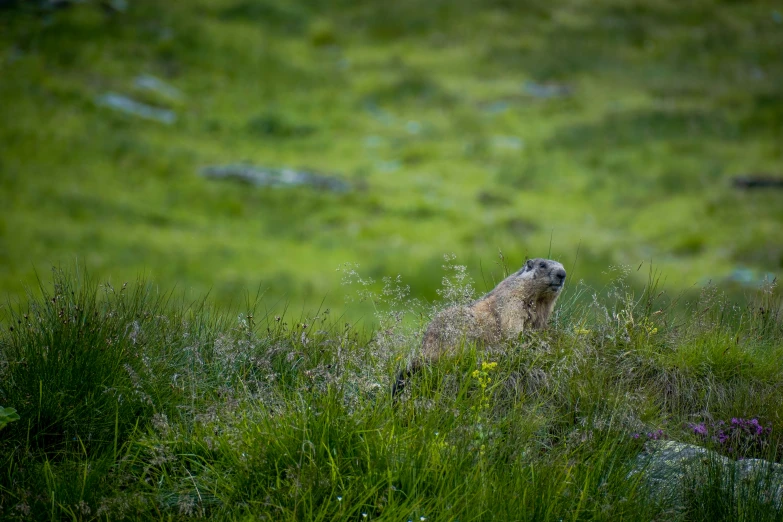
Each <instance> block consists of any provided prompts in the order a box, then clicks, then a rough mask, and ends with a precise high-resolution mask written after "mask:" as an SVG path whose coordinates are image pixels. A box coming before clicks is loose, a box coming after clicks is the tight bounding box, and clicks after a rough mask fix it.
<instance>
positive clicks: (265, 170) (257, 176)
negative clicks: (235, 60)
mask: <svg viewBox="0 0 783 522" xmlns="http://www.w3.org/2000/svg"><path fill="white" fill-rule="evenodd" d="M201 175H202V176H204V177H206V178H213V179H228V180H235V181H240V182H242V183H247V184H250V185H255V186H258V187H294V186H302V185H304V186H310V187H313V188H317V189H319V190H328V191H331V192H348V191H350V190H351V185H350V184H348V183H346V182H345V181H343V180H341V179H339V178H337V177H334V176H326V175H324V174H315V173H313V172H308V171H301V170H294V169H289V168H281V169H276V168H269V167H256V166H253V165H242V164H237V165H219V166H213V167H206V168H204V169H202V170H201Z"/></svg>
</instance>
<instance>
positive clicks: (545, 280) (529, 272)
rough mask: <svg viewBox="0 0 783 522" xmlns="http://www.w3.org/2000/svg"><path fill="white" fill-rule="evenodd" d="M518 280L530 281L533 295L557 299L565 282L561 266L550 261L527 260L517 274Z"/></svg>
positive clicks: (538, 258) (564, 273) (539, 259)
mask: <svg viewBox="0 0 783 522" xmlns="http://www.w3.org/2000/svg"><path fill="white" fill-rule="evenodd" d="M517 274H518V275H519V277H520V278H522V279H525V280H528V281H531V282H530V283H528V285H531V286H532V287H533V288H534V289H535V292H534V294H535V295H539V296H542V297H543V296H544V295H551V296H553V297H557V296H558V295H559V294H560V291H561V290H562V289H563V284H564V283H565V280H566V271H565V268H563V265H561V264H560V263H558V262H557V261H552V260H551V259H542V258H540V257H537V258H535V259H528V260H527V261H526V262H525V266H523V267H522V269H521V270H520V271H519V272H517Z"/></svg>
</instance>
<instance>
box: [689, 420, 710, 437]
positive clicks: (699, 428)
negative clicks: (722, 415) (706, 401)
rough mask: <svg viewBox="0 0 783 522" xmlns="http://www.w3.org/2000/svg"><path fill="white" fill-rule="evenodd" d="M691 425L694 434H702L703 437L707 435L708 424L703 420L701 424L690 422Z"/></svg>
mask: <svg viewBox="0 0 783 522" xmlns="http://www.w3.org/2000/svg"><path fill="white" fill-rule="evenodd" d="M689 426H690V428H691V429H692V430H693V433H694V434H696V435H701V436H702V437H704V436H706V435H707V426H706V424H704V423H703V422H700V423H699V424H690V425H689Z"/></svg>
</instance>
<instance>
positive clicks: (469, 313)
mask: <svg viewBox="0 0 783 522" xmlns="http://www.w3.org/2000/svg"><path fill="white" fill-rule="evenodd" d="M565 277H566V272H565V269H564V268H563V265H561V264H560V263H558V262H557V261H552V260H550V259H541V258H537V259H530V260H528V261H527V262H526V263H525V266H523V267H522V268H521V269H520V270H519V271H517V272H515V273H513V274H511V275H510V276H508V277H507V278H506V279H504V280H503V281H501V282H500V284H498V285H497V286H496V287H495V288H494V289H493V290H492V291H491V292H489V293H488V294H487V295H485V296H484V297H482V298H481V299H478V300H476V301H474V302H473V303H471V304H470V305H467V306H456V307H452V308H448V309H446V310H444V311H443V312H441V313H439V314H438V315H437V316H435V318H434V319H433V320H432V322H431V323H430V324H429V326H428V327H427V331H426V332H425V333H424V340H423V342H422V350H421V352H422V353H421V357H419V358H417V359H414V360H413V361H412V362H411V363H410V364H409V365H408V366H407V368H405V369H404V370H402V371H401V372H400V373H399V375H398V376H397V379H396V381H395V383H394V388H393V389H392V395H393V396H394V395H397V394H398V393H399V392H400V391H401V390H402V388H403V386H404V385H405V381H406V380H407V378H408V377H410V376H411V375H412V374H413V373H415V372H417V371H418V370H419V369H420V368H421V367H422V366H423V365H424V364H428V363H432V362H434V361H435V360H437V359H438V358H440V357H441V356H442V355H445V354H448V353H452V352H453V351H454V350H455V349H457V348H459V346H460V344H461V343H463V342H469V343H470V342H479V343H483V344H485V345H493V344H497V343H498V342H501V341H503V340H508V339H516V338H517V337H518V336H519V334H520V333H522V332H523V331H525V330H526V329H530V328H532V329H541V328H545V327H546V324H547V321H548V320H549V316H550V315H551V314H552V310H554V308H555V303H556V302H557V298H558V297H559V296H560V291H561V290H562V289H563V283H565Z"/></svg>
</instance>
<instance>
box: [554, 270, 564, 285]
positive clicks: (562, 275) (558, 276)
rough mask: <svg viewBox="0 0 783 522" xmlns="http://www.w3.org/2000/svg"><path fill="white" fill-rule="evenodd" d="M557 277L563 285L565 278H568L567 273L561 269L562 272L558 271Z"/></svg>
mask: <svg viewBox="0 0 783 522" xmlns="http://www.w3.org/2000/svg"><path fill="white" fill-rule="evenodd" d="M555 277H557V278H558V279H559V280H560V282H561V283H562V282H563V281H565V278H566V273H565V270H563V269H562V268H561V269H560V270H558V271H557V272H555Z"/></svg>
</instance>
